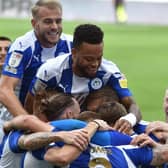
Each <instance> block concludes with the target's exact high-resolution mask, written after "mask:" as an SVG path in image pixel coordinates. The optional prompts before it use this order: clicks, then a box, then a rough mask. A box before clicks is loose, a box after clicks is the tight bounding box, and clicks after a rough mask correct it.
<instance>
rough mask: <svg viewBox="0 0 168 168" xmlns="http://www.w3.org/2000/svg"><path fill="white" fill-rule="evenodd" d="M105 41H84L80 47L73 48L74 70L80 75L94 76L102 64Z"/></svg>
mask: <svg viewBox="0 0 168 168" xmlns="http://www.w3.org/2000/svg"><path fill="white" fill-rule="evenodd" d="M102 55H103V42H102V43H100V44H89V43H86V42H83V43H82V44H81V46H80V47H79V48H73V49H72V56H73V72H74V73H75V74H76V75H78V76H80V77H87V78H94V77H95V76H96V73H97V70H98V68H99V66H100V64H101V60H102Z"/></svg>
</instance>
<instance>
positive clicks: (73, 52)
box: [71, 48, 76, 57]
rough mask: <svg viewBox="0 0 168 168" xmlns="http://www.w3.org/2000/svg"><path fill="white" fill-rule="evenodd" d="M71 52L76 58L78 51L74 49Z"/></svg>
mask: <svg viewBox="0 0 168 168" xmlns="http://www.w3.org/2000/svg"><path fill="white" fill-rule="evenodd" d="M71 52H72V56H73V57H75V56H76V49H75V48H72V50H71Z"/></svg>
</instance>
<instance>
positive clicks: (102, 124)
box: [93, 119, 114, 131]
mask: <svg viewBox="0 0 168 168" xmlns="http://www.w3.org/2000/svg"><path fill="white" fill-rule="evenodd" d="M93 122H95V123H97V124H98V125H99V128H98V130H100V131H106V130H114V128H112V127H111V126H110V125H108V124H107V122H106V121H104V120H100V119H96V120H93Z"/></svg>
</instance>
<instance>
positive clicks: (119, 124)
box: [114, 119, 132, 135]
mask: <svg viewBox="0 0 168 168" xmlns="http://www.w3.org/2000/svg"><path fill="white" fill-rule="evenodd" d="M114 129H115V130H118V131H119V132H122V133H124V134H128V135H129V133H130V131H131V129H132V126H131V123H130V122H129V121H127V120H125V119H119V120H117V121H116V123H115V125H114Z"/></svg>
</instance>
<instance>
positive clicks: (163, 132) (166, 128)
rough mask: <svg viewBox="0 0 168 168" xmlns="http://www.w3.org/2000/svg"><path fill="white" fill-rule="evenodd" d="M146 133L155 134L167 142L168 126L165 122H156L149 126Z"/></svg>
mask: <svg viewBox="0 0 168 168" xmlns="http://www.w3.org/2000/svg"><path fill="white" fill-rule="evenodd" d="M145 131H146V133H147V134H150V133H153V134H154V135H155V136H156V137H157V138H158V139H159V140H161V141H163V142H164V141H166V139H167V138H168V124H167V123H165V122H163V121H154V122H151V123H149V124H148V125H147V127H146V130H145Z"/></svg>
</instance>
